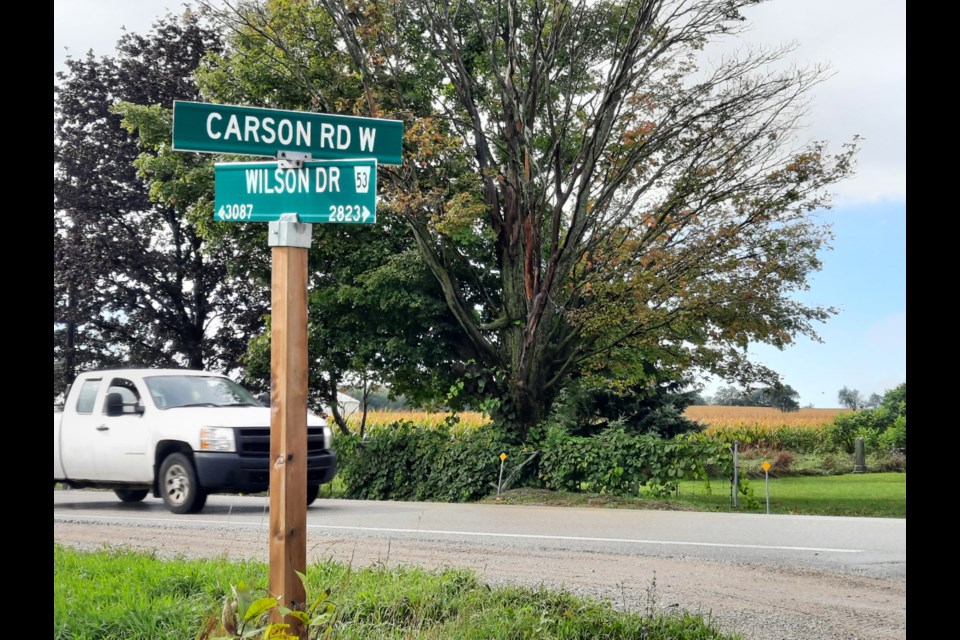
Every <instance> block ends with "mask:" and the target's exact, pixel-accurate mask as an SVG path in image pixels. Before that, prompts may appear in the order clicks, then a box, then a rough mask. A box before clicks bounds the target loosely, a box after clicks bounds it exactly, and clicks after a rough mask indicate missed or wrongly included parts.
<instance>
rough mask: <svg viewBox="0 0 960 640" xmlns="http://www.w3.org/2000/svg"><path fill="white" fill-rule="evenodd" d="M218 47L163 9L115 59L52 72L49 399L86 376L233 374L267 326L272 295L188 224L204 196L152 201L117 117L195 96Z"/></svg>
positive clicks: (212, 34)
mask: <svg viewBox="0 0 960 640" xmlns="http://www.w3.org/2000/svg"><path fill="white" fill-rule="evenodd" d="M220 46H221V39H220V36H219V34H218V32H217V31H216V30H215V29H214V28H211V27H210V26H209V25H204V24H203V23H202V22H201V20H200V18H199V16H198V15H197V14H195V13H190V12H186V13H185V14H184V15H182V16H173V15H169V14H168V15H167V16H165V17H162V18H159V19H158V20H157V21H156V22H155V23H154V25H153V27H152V29H151V30H150V32H149V33H147V34H145V35H140V34H136V33H128V34H125V35H124V36H123V37H121V38H120V40H119V41H118V43H117V47H116V55H115V56H104V57H101V58H96V57H94V56H93V54H92V53H89V54H87V56H86V57H84V58H83V59H80V60H74V59H71V60H68V61H67V71H66V72H62V73H59V74H58V76H57V82H56V83H55V85H54V149H53V154H54V196H53V209H54V394H55V395H56V394H57V393H59V392H60V391H62V390H63V387H64V385H65V384H68V383H69V382H70V381H71V380H72V378H73V376H74V375H75V373H76V371H77V370H78V369H79V368H83V367H91V366H106V365H117V364H127V365H143V366H164V365H165V366H187V367H190V368H204V367H208V368H220V369H225V370H230V369H233V368H235V367H236V366H237V365H238V361H239V358H240V356H242V355H243V354H244V353H245V351H246V349H247V340H248V335H249V333H250V332H251V331H252V330H253V328H255V327H258V326H262V325H263V319H262V316H263V313H264V310H265V308H266V305H267V304H268V303H269V292H268V289H266V288H265V287H264V286H263V285H262V284H259V285H258V284H257V282H256V281H255V280H253V279H251V278H248V277H245V276H243V274H241V275H239V276H238V275H237V274H236V273H233V272H231V264H230V262H229V256H230V249H229V247H227V246H225V245H222V244H221V245H220V246H211V245H209V243H206V242H205V241H204V239H203V238H202V237H201V235H200V233H199V229H198V226H197V220H196V219H194V218H191V217H190V215H189V214H190V212H191V209H192V208H193V207H195V206H196V205H197V200H196V194H198V193H201V192H203V190H204V188H203V187H202V186H201V187H200V189H199V190H198V189H197V188H196V187H195V188H194V189H193V190H185V191H184V192H183V193H182V194H180V195H181V197H180V198H179V199H173V198H171V199H167V200H166V201H165V202H163V203H162V204H158V203H157V202H155V201H152V200H151V198H150V197H149V194H148V189H147V186H146V185H145V183H144V181H143V180H142V178H141V177H140V176H138V171H137V168H136V167H135V166H134V160H135V159H136V158H137V156H138V154H139V152H140V150H139V148H138V144H137V136H136V135H135V134H132V133H130V132H128V131H127V130H125V129H124V128H123V127H122V126H121V116H120V115H118V114H116V113H115V112H114V108H115V105H117V104H118V103H120V102H121V101H132V102H137V103H141V104H155V103H159V104H170V103H171V102H172V101H173V100H175V99H187V100H196V99H198V98H199V94H198V91H197V88H196V86H195V85H194V83H193V80H192V74H193V72H194V70H195V69H196V67H197V65H198V64H199V62H200V60H201V59H202V57H203V56H204V55H205V54H206V53H207V52H208V51H213V50H216V49H218V48H219V47H220ZM196 177H197V178H198V180H200V182H204V181H205V182H208V183H209V182H211V181H212V175H210V174H209V172H203V173H201V174H198V176H196ZM206 190H209V189H206Z"/></svg>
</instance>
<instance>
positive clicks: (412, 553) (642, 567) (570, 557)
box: [54, 522, 907, 640]
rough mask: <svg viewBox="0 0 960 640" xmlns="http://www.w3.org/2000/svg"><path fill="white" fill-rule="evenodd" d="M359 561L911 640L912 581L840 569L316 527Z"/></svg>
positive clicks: (211, 539) (110, 540) (744, 621)
mask: <svg viewBox="0 0 960 640" xmlns="http://www.w3.org/2000/svg"><path fill="white" fill-rule="evenodd" d="M54 542H55V543H60V544H63V545H67V546H72V547H75V548H79V549H83V550H99V549H104V548H124V549H133V550H142V551H153V552H156V553H157V554H158V555H159V556H160V557H177V556H179V557H187V558H202V557H210V558H212V557H218V558H227V559H253V560H260V561H262V562H267V561H268V559H269V557H268V556H269V554H268V551H269V546H268V541H267V539H266V535H265V533H264V532H263V531H244V530H231V531H229V532H224V531H215V530H211V531H209V532H202V533H200V534H198V532H197V531H195V530H178V529H172V528H169V527H155V526H145V525H130V526H117V525H116V524H111V525H109V526H108V525H103V524H95V523H74V522H55V523H54ZM327 559H332V560H336V561H338V562H345V563H350V564H352V565H353V566H356V567H365V566H371V565H384V566H387V567H398V566H417V567H422V568H425V569H443V568H450V567H457V568H466V569H471V570H473V571H474V572H476V573H477V574H478V575H479V576H480V577H481V578H482V579H483V580H485V581H486V582H488V583H489V584H491V585H502V584H515V585H523V586H532V587H536V586H540V585H543V586H545V587H548V588H553V589H565V590H567V591H570V592H572V593H575V594H578V595H581V596H591V597H595V598H603V599H609V600H610V601H611V602H612V603H613V604H614V606H616V607H617V608H619V609H625V610H632V611H641V612H642V611H646V610H648V609H649V608H651V607H652V608H656V609H660V610H666V611H680V610H686V611H691V612H694V613H700V614H703V615H708V616H710V617H711V618H712V619H713V620H714V621H715V622H716V623H717V624H718V625H719V626H720V627H721V628H723V629H724V630H726V631H730V632H738V633H740V634H742V636H743V638H744V639H745V640H776V639H780V640H809V639H822V640H899V639H901V638H906V590H907V585H906V579H904V578H900V579H881V578H875V577H867V576H855V575H854V576H851V575H841V574H834V573H829V572H822V571H808V570H800V569H797V568H793V567H777V568H769V569H766V568H765V569H758V568H757V567H756V566H746V565H739V564H735V563H724V562H707V561H703V560H700V559H693V558H685V557H682V556H673V557H647V556H636V555H617V554H606V553H602V554H601V553H587V552H578V551H556V550H548V549H541V550H533V551H531V550H521V549H516V548H510V547H503V548H498V549H497V550H496V552H491V550H490V547H488V546H484V545H480V544H469V543H437V542H430V543H427V542H419V541H411V540H388V539H382V538H364V537H346V536H335V535H329V536H328V535H311V537H310V538H309V539H308V541H307V560H308V562H315V561H321V560H327Z"/></svg>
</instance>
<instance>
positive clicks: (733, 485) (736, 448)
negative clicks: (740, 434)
mask: <svg viewBox="0 0 960 640" xmlns="http://www.w3.org/2000/svg"><path fill="white" fill-rule="evenodd" d="M730 489H731V492H732V493H733V507H734V508H736V507H737V499H738V497H739V494H740V441H739V440H734V441H733V479H732V480H731V481H730Z"/></svg>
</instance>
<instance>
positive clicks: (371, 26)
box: [204, 0, 855, 435]
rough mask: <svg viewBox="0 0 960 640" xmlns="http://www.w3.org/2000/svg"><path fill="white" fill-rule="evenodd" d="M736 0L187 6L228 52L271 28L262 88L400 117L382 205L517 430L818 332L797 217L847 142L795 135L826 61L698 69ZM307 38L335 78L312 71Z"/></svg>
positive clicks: (756, 61) (837, 171) (737, 24)
mask: <svg viewBox="0 0 960 640" xmlns="http://www.w3.org/2000/svg"><path fill="white" fill-rule="evenodd" d="M204 4H209V3H204ZM750 4H754V2H753V1H752V0H731V1H727V2H716V1H715V0H606V1H601V2H587V1H581V2H564V1H555V2H543V1H541V0H501V1H499V2H477V1H462V2H457V3H453V4H451V3H447V2H437V1H435V0H391V1H384V0H379V1H367V2H351V3H341V2H337V1H334V0H318V1H316V2H310V1H307V0H277V1H271V2H264V3H258V2H243V3H239V4H237V5H231V4H229V3H227V4H226V5H225V6H226V9H221V8H219V7H214V6H208V7H207V8H208V9H209V10H210V11H211V13H212V14H214V15H216V16H217V17H218V18H219V19H220V20H222V21H223V22H224V24H226V25H228V26H229V27H230V28H231V29H232V30H233V34H234V36H233V38H232V40H233V43H234V46H236V45H237V43H240V42H248V41H250V40H251V39H253V40H257V39H259V40H261V41H263V42H266V43H269V46H270V48H271V50H272V51H273V52H274V55H273V56H272V58H270V59H269V60H267V61H266V63H267V64H268V65H269V66H270V68H271V74H272V76H271V77H272V78H282V79H283V82H280V83H277V82H276V80H271V82H272V83H273V85H274V86H275V87H276V89H275V90H276V91H280V90H281V88H283V87H290V86H296V87H298V88H299V89H300V90H301V91H303V92H306V93H307V94H308V96H309V101H308V103H307V104H306V105H305V106H306V107H308V108H311V109H316V110H320V111H330V110H336V111H348V112H352V113H355V114H359V115H367V116H375V117H392V118H402V119H404V120H405V122H406V133H405V147H404V164H403V166H402V167H400V168H396V169H394V168H381V170H380V181H381V184H382V185H383V186H382V188H381V194H380V198H381V200H380V202H381V205H380V208H381V211H382V213H383V214H384V217H391V218H394V219H397V220H400V221H402V222H403V223H404V224H405V225H406V228H407V229H408V232H409V233H410V236H411V237H412V239H413V241H414V242H415V245H416V249H417V251H418V253H419V256H420V259H421V260H422V261H423V264H425V265H426V266H427V268H429V270H430V272H431V273H432V274H433V277H434V278H435V279H436V282H437V283H438V285H439V286H440V289H441V291H442V296H443V300H444V301H445V303H446V305H447V307H448V309H449V311H450V313H451V314H452V316H453V317H454V318H455V319H456V323H457V325H458V327H459V331H460V333H461V335H462V340H461V341H460V342H459V343H458V344H459V346H460V349H459V351H458V353H457V355H458V357H459V359H460V360H461V361H462V362H463V370H464V372H465V373H466V374H468V375H467V381H468V382H472V383H474V384H475V385H476V387H475V390H476V391H479V392H481V393H482V394H484V395H487V396H488V397H491V398H498V399H500V401H501V402H500V404H499V413H500V416H501V417H503V418H505V419H507V420H509V421H511V422H513V423H514V424H516V425H517V426H518V428H519V431H520V433H521V435H522V434H524V433H525V432H526V429H527V428H529V426H531V425H533V424H535V423H537V422H538V421H540V420H541V419H542V418H543V417H544V416H545V415H546V414H547V411H548V410H549V408H550V406H551V404H552V403H553V401H554V399H555V398H556V397H557V394H558V393H559V392H560V390H561V389H563V387H564V386H565V385H566V384H567V383H568V382H569V381H571V380H575V379H581V380H582V379H586V380H592V381H594V382H596V383H598V384H606V385H613V386H615V387H619V388H630V387H633V386H635V385H642V384H648V385H653V384H656V381H658V380H662V379H664V378H669V377H671V376H672V377H673V378H674V379H676V380H682V379H686V378H688V377H689V375H690V374H691V373H692V372H696V371H709V372H712V373H715V374H718V375H720V376H722V377H724V378H727V379H731V380H734V379H735V380H737V381H739V382H741V383H756V382H766V383H768V384H773V383H775V382H776V378H777V377H776V375H775V373H774V372H772V371H770V370H768V369H766V368H764V367H762V366H754V365H753V364H751V363H750V362H749V360H748V359H747V358H746V356H745V350H746V347H747V345H748V344H750V343H752V342H763V343H768V344H772V345H774V346H777V347H780V348H783V347H785V346H786V345H788V344H790V343H791V342H792V340H793V339H794V338H795V337H796V336H797V335H806V336H809V337H812V338H816V332H815V327H814V325H815V323H817V322H818V321H822V320H824V319H826V318H828V317H829V316H830V315H831V313H832V312H833V310H832V309H828V308H822V307H819V306H810V305H806V304H803V303H801V302H798V301H797V300H796V299H795V298H794V297H793V296H792V294H793V293H794V292H795V291H797V290H802V289H805V288H806V287H807V278H808V276H809V275H810V274H811V273H812V272H815V271H816V270H817V269H819V268H820V260H819V257H818V254H819V252H820V250H821V249H823V248H825V246H826V245H827V243H828V241H829V238H830V234H829V229H828V228H826V227H825V226H824V225H822V224H820V223H818V222H817V220H816V219H815V218H814V217H812V216H811V212H813V211H816V210H817V209H820V208H822V207H824V206H827V205H828V202H829V200H828V193H827V188H828V187H829V186H830V185H831V184H833V183H834V182H836V181H837V180H839V179H841V178H843V177H844V176H846V175H847V174H848V173H849V172H850V171H851V169H852V167H851V160H852V156H853V154H854V152H855V145H854V144H849V145H845V146H844V148H843V149H842V150H841V151H840V152H839V153H838V154H836V155H831V154H830V153H828V150H827V146H826V143H824V142H819V141H814V142H811V143H804V144H801V143H798V141H797V137H796V133H797V129H798V124H799V119H800V117H801V116H802V114H803V110H804V107H805V101H806V99H807V98H808V97H809V93H810V90H811V88H812V87H814V86H815V85H816V84H817V83H818V82H820V81H821V80H822V79H823V78H824V77H825V76H824V70H823V69H822V68H820V67H812V68H802V69H797V68H790V69H786V70H774V67H775V65H776V63H778V61H780V60H781V59H782V57H783V55H784V53H786V49H775V50H766V51H765V50H755V51H746V52H742V53H740V54H737V55H731V56H729V57H727V58H725V59H723V60H722V61H720V62H718V63H716V64H713V65H709V66H706V67H704V66H701V65H700V64H699V63H700V57H699V54H700V52H701V50H702V49H703V47H704V46H705V45H706V44H707V43H708V42H710V41H712V40H715V39H718V38H724V37H729V36H730V35H731V34H733V33H737V32H738V31H739V30H740V29H741V27H742V25H743V23H744V19H743V16H742V15H741V13H740V12H741V9H742V8H743V7H744V6H746V5H750ZM331 25H332V26H333V29H335V31H333V32H331ZM319 44H322V46H323V47H326V48H327V50H328V51H329V52H330V57H329V58H324V59H323V60H333V61H335V65H334V67H335V68H334V70H336V69H342V70H343V71H342V72H341V73H342V76H341V78H340V79H339V80H337V82H340V83H342V84H343V85H351V86H352V87H353V88H354V89H355V90H354V91H353V93H349V92H346V93H342V94H341V95H340V96H332V95H331V94H330V93H329V91H330V89H331V86H330V82H329V81H328V82H326V83H323V82H317V76H316V73H315V70H316V67H317V66H318V65H321V64H323V63H324V62H323V61H322V60H319V59H318V58H316V57H315V56H314V55H312V52H313V51H315V50H316V47H317V46H318V45H319ZM229 54H230V52H229V51H228V52H227V55H228V57H229ZM282 90H283V91H287V90H288V89H285V88H284V89H282ZM651 370H652V371H655V372H656V374H655V375H653V376H651V375H650V371H651ZM598 372H601V373H600V374H599V375H598Z"/></svg>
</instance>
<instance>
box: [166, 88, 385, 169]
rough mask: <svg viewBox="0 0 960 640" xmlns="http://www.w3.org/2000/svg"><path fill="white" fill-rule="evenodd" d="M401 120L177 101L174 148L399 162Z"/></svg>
mask: <svg viewBox="0 0 960 640" xmlns="http://www.w3.org/2000/svg"><path fill="white" fill-rule="evenodd" d="M402 145H403V122H402V121H400V120H385V119H382V118H360V117H355V116H341V115H331V114H326V113H309V112H306V111H283V110H279V109H262V108H259V107H238V106H232V105H223V104H208V103H204V102H186V101H183V100H176V101H174V103H173V148H174V150H176V151H200V152H205V153H233V154H239V155H252V156H270V157H274V158H275V157H277V154H278V153H280V152H281V151H286V152H295V153H308V154H310V157H311V158H315V159H324V158H325V159H346V158H376V160H377V162H379V163H380V164H393V165H398V164H401V163H402V160H403V159H402Z"/></svg>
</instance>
